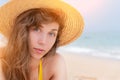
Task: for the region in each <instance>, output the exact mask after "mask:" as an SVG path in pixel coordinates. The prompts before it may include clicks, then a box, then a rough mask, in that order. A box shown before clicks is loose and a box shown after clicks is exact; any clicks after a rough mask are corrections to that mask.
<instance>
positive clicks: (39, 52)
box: [34, 48, 45, 54]
mask: <svg viewBox="0 0 120 80" xmlns="http://www.w3.org/2000/svg"><path fill="white" fill-rule="evenodd" d="M34 50H35V51H36V52H37V53H38V54H41V53H42V52H44V51H45V50H44V49H39V48H34Z"/></svg>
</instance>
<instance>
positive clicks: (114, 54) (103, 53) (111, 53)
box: [57, 46, 120, 60]
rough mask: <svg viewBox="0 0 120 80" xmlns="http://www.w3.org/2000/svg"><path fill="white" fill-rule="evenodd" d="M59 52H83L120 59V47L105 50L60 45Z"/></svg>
mask: <svg viewBox="0 0 120 80" xmlns="http://www.w3.org/2000/svg"><path fill="white" fill-rule="evenodd" d="M57 52H59V53H75V54H82V55H90V56H97V57H104V58H112V59H117V60H120V50H118V49H112V50H111V49H110V50H109V49H107V50H106V51H105V50H103V51H102V50H97V49H92V48H85V47H76V46H69V47H68V46H67V47H60V48H58V50H57Z"/></svg>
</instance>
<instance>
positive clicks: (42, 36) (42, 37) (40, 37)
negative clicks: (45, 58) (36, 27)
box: [38, 34, 47, 44]
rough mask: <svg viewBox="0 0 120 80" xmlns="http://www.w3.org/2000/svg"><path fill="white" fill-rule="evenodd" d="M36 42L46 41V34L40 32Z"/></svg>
mask: <svg viewBox="0 0 120 80" xmlns="http://www.w3.org/2000/svg"><path fill="white" fill-rule="evenodd" d="M38 43H39V44H45V43H47V35H46V34H41V35H39V37H38Z"/></svg>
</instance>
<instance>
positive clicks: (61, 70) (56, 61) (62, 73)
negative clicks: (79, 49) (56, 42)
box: [51, 53, 67, 80]
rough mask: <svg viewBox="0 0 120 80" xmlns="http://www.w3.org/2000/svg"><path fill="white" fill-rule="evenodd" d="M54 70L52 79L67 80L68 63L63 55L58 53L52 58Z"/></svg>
mask: <svg viewBox="0 0 120 80" xmlns="http://www.w3.org/2000/svg"><path fill="white" fill-rule="evenodd" d="M51 60H52V62H51V64H52V70H53V79H52V80H66V75H67V71H66V64H65V60H64V58H63V56H62V55H60V54H58V53H56V54H55V55H54V56H53V57H52V58H51Z"/></svg>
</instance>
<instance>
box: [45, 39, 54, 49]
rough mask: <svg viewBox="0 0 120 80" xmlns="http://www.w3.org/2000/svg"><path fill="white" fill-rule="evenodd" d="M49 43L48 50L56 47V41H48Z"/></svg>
mask: <svg viewBox="0 0 120 80" xmlns="http://www.w3.org/2000/svg"><path fill="white" fill-rule="evenodd" d="M48 40H49V41H48V42H47V44H46V45H47V48H48V49H49V50H50V49H51V48H52V47H53V46H54V44H55V41H56V39H52V40H51V39H48Z"/></svg>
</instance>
